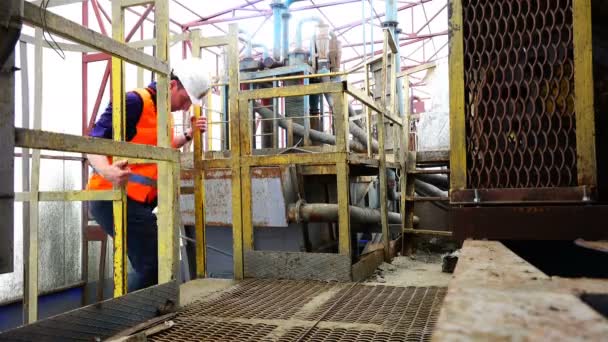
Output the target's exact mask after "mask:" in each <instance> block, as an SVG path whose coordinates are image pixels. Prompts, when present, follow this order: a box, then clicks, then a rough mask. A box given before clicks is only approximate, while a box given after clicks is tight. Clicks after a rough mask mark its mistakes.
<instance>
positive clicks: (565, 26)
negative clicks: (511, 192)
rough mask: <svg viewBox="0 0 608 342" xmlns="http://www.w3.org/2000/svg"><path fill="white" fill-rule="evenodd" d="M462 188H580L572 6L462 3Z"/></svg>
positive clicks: (527, 1)
mask: <svg viewBox="0 0 608 342" xmlns="http://www.w3.org/2000/svg"><path fill="white" fill-rule="evenodd" d="M462 4H463V16H464V20H463V22H464V28H463V29H464V62H465V67H464V70H465V75H464V79H465V92H466V98H465V99H466V100H465V101H466V106H465V114H466V132H467V134H466V135H467V137H466V145H467V146H466V150H467V187H468V188H471V189H483V188H544V187H569V186H576V185H577V165H576V127H575V112H574V101H575V98H574V70H573V69H574V67H573V25H572V0H561V1H533V0H523V1H498V0H493V1H472V0H463V1H462Z"/></svg>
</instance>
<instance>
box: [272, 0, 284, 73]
mask: <svg viewBox="0 0 608 342" xmlns="http://www.w3.org/2000/svg"><path fill="white" fill-rule="evenodd" d="M270 8H272V15H273V16H274V26H273V37H274V41H273V43H274V46H273V49H272V55H273V57H274V60H275V61H280V60H281V32H282V31H281V30H282V25H281V24H282V18H281V14H282V13H283V11H284V10H285V9H287V6H285V4H283V3H281V0H274V1H273V2H272V3H271V4H270ZM285 57H287V56H285Z"/></svg>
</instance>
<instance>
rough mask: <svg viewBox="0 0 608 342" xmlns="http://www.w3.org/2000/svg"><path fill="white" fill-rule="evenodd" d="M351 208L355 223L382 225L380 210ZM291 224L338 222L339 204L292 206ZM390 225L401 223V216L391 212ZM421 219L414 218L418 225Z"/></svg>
mask: <svg viewBox="0 0 608 342" xmlns="http://www.w3.org/2000/svg"><path fill="white" fill-rule="evenodd" d="M349 207H350V219H351V221H352V222H353V223H360V224H380V210H378V209H371V208H361V207H357V206H354V205H351V206H349ZM287 217H288V219H289V221H290V222H295V223H300V222H338V204H337V203H301V204H295V203H294V204H290V205H289V206H288V210H287ZM388 222H389V223H401V214H399V213H394V212H389V213H388ZM418 222H419V218H418V217H417V216H414V224H418Z"/></svg>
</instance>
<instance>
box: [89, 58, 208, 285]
mask: <svg viewBox="0 0 608 342" xmlns="http://www.w3.org/2000/svg"><path fill="white" fill-rule="evenodd" d="M203 70H204V64H203V62H202V61H201V60H200V59H198V58H191V59H185V60H181V61H179V62H176V64H174V65H173V69H172V71H171V80H170V82H169V93H170V95H171V112H175V111H180V110H188V109H189V108H190V105H191V104H192V103H197V102H199V101H200V100H201V99H202V98H203V97H205V96H206V94H207V92H208V91H209V80H208V78H207V77H206V75H205V74H204V72H203ZM125 102H126V127H125V133H126V140H127V141H129V142H132V143H137V144H145V145H156V144H157V138H158V137H157V110H156V82H152V83H151V84H150V85H148V87H147V88H142V89H135V90H133V91H131V92H128V93H127V94H126V101H125ZM170 117H171V116H170ZM191 121H192V120H191ZM171 122H172V120H171ZM194 128H195V130H194V132H197V134H199V133H204V132H205V131H206V130H207V121H206V119H205V118H204V117H200V118H198V119H197V120H196V121H195V122H194ZM170 134H171V144H172V146H173V147H174V148H180V147H181V146H183V145H184V144H185V143H186V142H188V141H190V140H192V134H193V129H192V128H188V129H186V130H184V133H183V134H181V135H177V136H174V134H173V130H171V133H170ZM89 135H90V136H91V137H96V138H105V139H111V138H112V104H109V105H108V107H107V108H106V110H105V111H104V112H103V114H101V116H100V117H99V119H98V120H97V122H96V123H95V126H94V127H93V129H92V130H91V131H90V132H89ZM87 158H88V160H89V163H90V164H91V166H92V167H93V175H92V176H91V178H90V179H89V183H88V185H87V189H89V190H110V189H112V188H113V185H124V184H126V188H127V210H126V216H127V254H128V256H129V260H130V261H131V265H132V267H133V270H134V271H135V274H129V276H128V290H129V292H131V291H134V290H138V289H141V288H144V287H149V286H151V285H154V284H156V283H157V280H158V258H157V255H158V252H157V250H158V249H157V246H158V235H157V234H158V232H157V230H158V227H157V225H156V216H155V214H154V213H153V212H152V211H153V209H154V208H155V207H156V204H157V189H156V180H157V175H158V174H157V167H156V164H136V165H129V164H128V162H127V161H126V160H113V159H112V157H109V156H100V155H88V156H87ZM89 209H90V213H91V216H93V218H94V219H95V221H96V222H97V223H98V224H99V225H100V226H101V227H102V228H103V229H104V231H105V232H106V233H107V234H108V235H110V236H112V237H113V236H114V218H113V212H112V202H111V201H92V202H90V206H89Z"/></svg>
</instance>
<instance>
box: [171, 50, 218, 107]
mask: <svg viewBox="0 0 608 342" xmlns="http://www.w3.org/2000/svg"><path fill="white" fill-rule="evenodd" d="M173 75H175V76H177V78H179V81H180V82H181V83H182V85H183V86H184V89H186V92H187V93H188V95H189V96H190V99H191V100H192V103H196V102H198V101H200V100H201V99H202V98H203V97H205V95H206V94H207V91H208V90H209V77H207V75H206V73H205V64H204V63H203V60H202V59H200V58H188V59H183V60H178V61H176V62H174V63H173Z"/></svg>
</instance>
